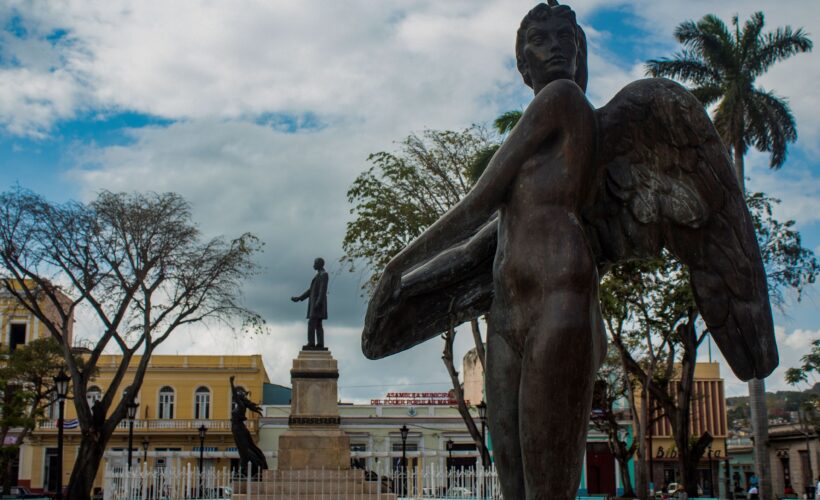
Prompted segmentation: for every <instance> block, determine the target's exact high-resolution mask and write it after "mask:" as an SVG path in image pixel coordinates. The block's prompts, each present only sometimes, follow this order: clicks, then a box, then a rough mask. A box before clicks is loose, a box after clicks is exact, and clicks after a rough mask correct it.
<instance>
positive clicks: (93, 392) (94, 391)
mask: <svg viewBox="0 0 820 500" xmlns="http://www.w3.org/2000/svg"><path fill="white" fill-rule="evenodd" d="M101 399H102V390H101V389H100V388H99V387H97V386H96V385H92V386H91V387H89V388H88V390H87V391H86V393H85V400H86V401H87V402H88V407H89V408H92V409H93V408H94V403H96V402H97V401H99V400H101Z"/></svg>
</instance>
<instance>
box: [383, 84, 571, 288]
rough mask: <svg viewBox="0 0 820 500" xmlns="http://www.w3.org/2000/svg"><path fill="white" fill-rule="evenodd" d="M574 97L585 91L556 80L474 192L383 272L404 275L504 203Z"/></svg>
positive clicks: (523, 118) (528, 112)
mask: <svg viewBox="0 0 820 500" xmlns="http://www.w3.org/2000/svg"><path fill="white" fill-rule="evenodd" d="M570 94H576V95H578V94H580V95H581V96H583V91H582V90H581V89H580V88H579V87H578V86H577V85H576V84H575V82H572V81H571V80H556V81H554V82H552V83H550V84H549V85H547V86H546V87H544V89H542V90H541V92H539V93H538V94H537V95H536V96H535V98H534V99H533V101H532V103H530V105H529V106H528V107H527V109H526V110H525V111H524V113H523V115H522V116H521V119H520V120H519V122H518V124H517V125H516V126H515V128H514V129H513V130H512V132H510V135H509V136H508V137H507V140H506V141H504V144H502V145H501V147H500V148H499V149H498V151H497V152H496V153H495V155H494V156H493V158H492V160H490V164H489V165H488V166H487V169H486V170H485V171H484V173H483V174H482V175H481V177H480V178H479V179H478V181H477V182H476V184H475V186H473V188H472V189H471V190H470V192H468V193H467V195H466V196H465V197H464V198H463V199H462V200H461V201H460V202H459V203H457V204H456V205H455V206H453V207H452V208H451V209H450V210H449V211H448V212H447V213H445V214H444V215H442V216H441V218H439V220H437V221H436V222H435V223H434V224H433V225H432V226H430V227H429V228H428V229H427V230H426V231H425V232H424V233H422V234H421V235H420V236H419V237H418V238H416V239H415V240H413V241H412V242H411V243H410V244H409V245H408V246H407V247H406V248H405V249H404V250H402V251H401V252H399V254H398V255H396V257H394V258H393V260H391V261H390V263H389V264H388V265H387V267H386V269H385V273H386V274H393V275H395V274H398V273H401V272H404V271H406V270H407V269H409V268H411V267H413V266H414V265H416V264H417V263H419V262H421V261H422V260H426V259H428V258H430V257H432V256H434V255H435V254H437V253H439V252H441V251H443V250H445V249H447V248H449V247H451V246H453V245H454V244H456V243H458V242H460V241H461V239H462V237H463V235H464V234H465V233H467V232H470V231H474V230H475V229H476V228H478V227H480V226H481V225H482V224H484V223H485V222H486V221H487V219H489V217H490V216H491V215H492V214H493V212H495V211H496V210H497V209H498V207H499V205H501V203H502V202H503V200H504V197H505V196H506V194H507V191H508V190H509V187H510V185H511V183H512V182H513V180H514V179H515V177H516V176H517V174H518V171H519V168H520V167H521V165H522V164H523V163H524V162H525V161H526V160H527V159H529V158H530V157H532V156H533V154H534V153H535V152H536V151H538V149H539V148H540V147H541V146H542V145H543V144H544V142H545V141H546V140H548V139H549V138H550V137H552V136H553V135H554V134H555V133H556V132H558V131H559V129H560V128H561V126H562V123H563V120H562V119H561V118H562V117H563V116H567V114H568V113H573V112H577V111H576V110H573V109H569V108H570V107H571V106H572V105H573V104H572V103H574V102H577V100H575V99H569V97H571V96H570Z"/></svg>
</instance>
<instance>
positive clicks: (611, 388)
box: [590, 349, 640, 498]
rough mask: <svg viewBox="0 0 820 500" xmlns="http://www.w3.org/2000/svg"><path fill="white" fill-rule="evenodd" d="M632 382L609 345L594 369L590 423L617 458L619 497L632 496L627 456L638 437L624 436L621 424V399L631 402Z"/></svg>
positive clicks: (625, 432) (634, 448) (629, 454)
mask: <svg viewBox="0 0 820 500" xmlns="http://www.w3.org/2000/svg"><path fill="white" fill-rule="evenodd" d="M632 391H633V384H632V383H631V382H630V380H629V375H628V374H627V373H625V372H624V370H623V366H622V364H621V361H620V357H619V355H618V353H617V352H616V350H615V349H610V350H609V351H608V353H607V357H606V359H605V360H604V364H603V366H601V368H600V369H599V370H598V374H597V376H596V379H595V387H594V390H593V398H592V417H591V419H590V423H591V424H592V426H593V427H594V428H596V429H598V430H599V431H600V432H602V433H603V434H604V435H606V437H607V444H608V445H609V451H610V452H611V453H612V456H613V457H615V460H617V461H618V465H619V471H620V474H621V484H622V485H623V488H624V492H623V495H622V496H623V497H625V498H632V497H634V496H635V490H634V489H633V488H632V479H631V475H630V473H629V460H630V459H631V458H632V456H633V455H635V452H636V451H637V450H638V443H640V441H639V440H638V439H635V438H634V437H633V438H632V439H631V441H630V440H629V439H627V438H628V430H627V427H630V426H624V425H621V421H622V420H626V418H627V415H625V410H626V409H627V407H626V406H624V403H625V402H631V400H632V397H633V394H632Z"/></svg>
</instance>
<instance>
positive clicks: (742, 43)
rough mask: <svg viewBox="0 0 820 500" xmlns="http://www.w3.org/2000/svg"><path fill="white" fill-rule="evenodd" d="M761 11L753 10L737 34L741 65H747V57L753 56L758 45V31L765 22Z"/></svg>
mask: <svg viewBox="0 0 820 500" xmlns="http://www.w3.org/2000/svg"><path fill="white" fill-rule="evenodd" d="M765 22H766V21H765V20H764V18H763V13H762V12H755V13H754V14H752V17H751V18H749V19H748V20H747V21H746V24H745V25H744V26H743V32H742V33H741V34H740V35H739V36H738V49H739V50H740V59H741V61H742V62H743V65H747V61H748V60H749V58H753V57H754V54H755V52H757V47H758V46H759V45H760V32H761V31H763V25H764V24H765Z"/></svg>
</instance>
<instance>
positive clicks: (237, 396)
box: [230, 376, 268, 475]
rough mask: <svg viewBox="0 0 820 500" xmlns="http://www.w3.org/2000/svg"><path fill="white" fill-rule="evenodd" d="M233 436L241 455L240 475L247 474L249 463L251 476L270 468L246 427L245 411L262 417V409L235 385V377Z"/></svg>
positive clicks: (231, 379) (232, 396)
mask: <svg viewBox="0 0 820 500" xmlns="http://www.w3.org/2000/svg"><path fill="white" fill-rule="evenodd" d="M230 381H231V434H233V440H234V443H236V450H237V452H238V453H239V468H240V471H239V473H240V475H241V474H245V473H246V472H247V470H248V469H247V467H248V463H250V464H251V470H252V472H251V475H256V474H258V473H259V471H262V470H265V469H267V468H268V461H267V459H266V458H265V454H264V453H263V452H262V450H260V449H259V447H258V446H256V443H254V442H253V437H251V433H250V432H249V431H248V428H247V427H245V420H247V417H245V411H246V410H250V411H252V412H254V413H256V414H258V415H260V416H262V408H260V407H259V405H257V404H256V403H254V402H253V401H251V400H250V399H248V392H247V391H246V390H245V389H244V388H242V387H237V386H236V385H235V384H234V377H233V376H231V378H230Z"/></svg>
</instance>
